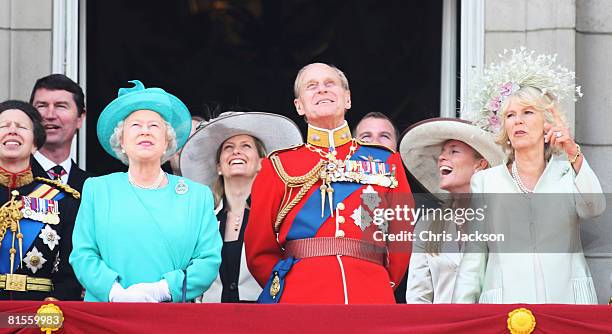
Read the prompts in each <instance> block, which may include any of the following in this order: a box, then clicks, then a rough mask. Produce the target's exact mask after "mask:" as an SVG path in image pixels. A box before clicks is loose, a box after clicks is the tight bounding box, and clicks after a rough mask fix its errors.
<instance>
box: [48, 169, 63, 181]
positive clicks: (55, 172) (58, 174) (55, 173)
mask: <svg viewBox="0 0 612 334" xmlns="http://www.w3.org/2000/svg"><path fill="white" fill-rule="evenodd" d="M48 173H49V175H51V177H52V178H53V179H54V180H60V181H61V180H62V179H61V178H62V176H64V175H66V174H67V173H66V170H65V169H64V167H62V166H60V165H56V166H54V167H53V168H51V169H49V172H48Z"/></svg>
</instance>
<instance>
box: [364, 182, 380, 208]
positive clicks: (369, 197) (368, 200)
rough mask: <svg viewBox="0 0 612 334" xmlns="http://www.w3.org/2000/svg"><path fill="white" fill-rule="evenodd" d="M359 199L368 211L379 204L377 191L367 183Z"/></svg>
mask: <svg viewBox="0 0 612 334" xmlns="http://www.w3.org/2000/svg"><path fill="white" fill-rule="evenodd" d="M361 200H362V201H363V204H365V205H366V206H367V207H368V208H369V209H370V211H373V210H374V209H376V207H378V204H380V201H381V199H380V196H378V192H377V191H376V190H374V188H373V187H372V186H371V185H369V186H367V187H366V188H365V189H364V190H363V192H362V193H361Z"/></svg>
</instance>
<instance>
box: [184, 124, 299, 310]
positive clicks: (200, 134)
mask: <svg viewBox="0 0 612 334" xmlns="http://www.w3.org/2000/svg"><path fill="white" fill-rule="evenodd" d="M301 143H302V135H301V133H300V130H299V128H298V127H297V125H296V124H295V123H294V122H293V121H291V120H290V119H288V118H286V117H284V116H281V115H276V114H270V113H264V112H226V113H223V114H221V115H220V116H219V117H217V118H215V119H212V120H211V121H210V122H208V123H206V124H204V125H203V126H202V127H201V128H200V129H199V130H198V131H197V132H196V133H195V134H194V135H193V136H192V137H191V138H190V139H189V141H188V142H187V144H186V145H185V147H184V148H183V151H182V152H181V158H180V167H181V173H182V175H183V176H185V177H188V178H190V179H192V180H195V181H198V182H201V183H203V184H206V185H209V186H211V187H212V189H213V193H214V196H215V205H216V208H217V209H216V211H217V219H218V221H219V232H220V234H221V237H222V238H223V249H222V261H221V267H220V268H219V276H218V277H217V279H216V280H215V282H214V283H213V284H212V285H211V287H210V288H209V289H208V291H206V292H205V293H204V294H203V295H202V297H201V298H198V300H197V301H202V302H254V301H256V300H257V297H258V296H259V294H260V293H261V287H260V286H259V284H258V283H257V281H256V280H255V279H254V278H253V276H252V275H251V273H250V272H249V270H248V268H247V264H246V256H245V251H244V231H245V228H246V225H247V221H248V217H249V211H250V207H249V205H250V200H249V198H250V195H251V186H252V184H253V181H254V180H255V176H256V175H257V173H258V172H259V170H260V168H261V160H262V159H263V158H264V157H265V155H266V152H271V151H275V150H278V149H282V148H286V147H289V146H294V145H298V144H301Z"/></svg>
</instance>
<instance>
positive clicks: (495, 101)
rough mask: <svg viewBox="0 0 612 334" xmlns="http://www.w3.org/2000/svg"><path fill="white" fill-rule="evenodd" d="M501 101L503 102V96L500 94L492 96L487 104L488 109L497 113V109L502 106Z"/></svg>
mask: <svg viewBox="0 0 612 334" xmlns="http://www.w3.org/2000/svg"><path fill="white" fill-rule="evenodd" d="M501 102H502V101H501V97H500V96H496V97H494V98H492V99H491V101H489V104H487V109H489V110H490V111H492V112H493V114H497V111H498V110H499V108H500V107H501Z"/></svg>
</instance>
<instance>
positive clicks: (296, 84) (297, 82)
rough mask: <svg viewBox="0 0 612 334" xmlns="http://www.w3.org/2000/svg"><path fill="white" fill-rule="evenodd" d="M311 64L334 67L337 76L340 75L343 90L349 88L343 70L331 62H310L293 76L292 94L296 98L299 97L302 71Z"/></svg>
mask: <svg viewBox="0 0 612 334" xmlns="http://www.w3.org/2000/svg"><path fill="white" fill-rule="evenodd" d="M312 65H325V66H329V67H331V68H332V69H334V70H335V71H336V72H337V73H338V76H339V77H340V83H341V84H342V88H344V89H345V90H349V83H348V79H347V78H346V75H344V72H342V71H341V70H340V69H339V68H337V67H336V66H334V65H331V64H325V63H312V64H308V65H306V66H304V67H302V69H300V71H299V72H298V74H297V76H296V77H295V82H294V83H293V95H295V98H296V99H297V98H298V97H300V80H301V79H302V75H303V74H304V71H306V70H307V69H308V67H310V66H312Z"/></svg>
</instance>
